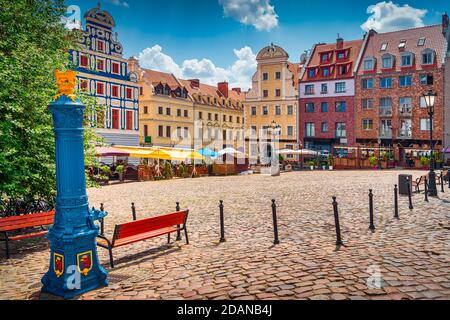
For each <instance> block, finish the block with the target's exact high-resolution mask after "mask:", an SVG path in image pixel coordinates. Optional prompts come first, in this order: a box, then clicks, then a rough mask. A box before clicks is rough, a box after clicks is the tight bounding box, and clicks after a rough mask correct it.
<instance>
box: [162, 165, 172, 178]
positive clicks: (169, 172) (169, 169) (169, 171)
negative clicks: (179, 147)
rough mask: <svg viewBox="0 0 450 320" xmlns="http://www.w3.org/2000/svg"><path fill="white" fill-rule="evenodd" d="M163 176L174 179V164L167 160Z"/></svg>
mask: <svg viewBox="0 0 450 320" xmlns="http://www.w3.org/2000/svg"><path fill="white" fill-rule="evenodd" d="M163 176H164V178H165V179H172V178H173V170H172V165H171V164H170V163H169V162H166V163H165V164H164V170H163Z"/></svg>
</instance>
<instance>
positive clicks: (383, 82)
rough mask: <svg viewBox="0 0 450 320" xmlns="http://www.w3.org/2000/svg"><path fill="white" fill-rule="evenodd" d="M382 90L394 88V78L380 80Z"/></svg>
mask: <svg viewBox="0 0 450 320" xmlns="http://www.w3.org/2000/svg"><path fill="white" fill-rule="evenodd" d="M380 88H381V89H390V88H392V78H380Z"/></svg>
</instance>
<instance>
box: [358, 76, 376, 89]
mask: <svg viewBox="0 0 450 320" xmlns="http://www.w3.org/2000/svg"><path fill="white" fill-rule="evenodd" d="M361 86H362V88H363V89H373V78H366V79H362V81H361Z"/></svg>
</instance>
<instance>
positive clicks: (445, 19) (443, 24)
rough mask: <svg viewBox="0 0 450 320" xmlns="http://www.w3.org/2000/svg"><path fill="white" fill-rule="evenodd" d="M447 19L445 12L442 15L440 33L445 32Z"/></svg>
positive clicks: (446, 30)
mask: <svg viewBox="0 0 450 320" xmlns="http://www.w3.org/2000/svg"><path fill="white" fill-rule="evenodd" d="M448 25H449V19H448V14H447V12H446V13H444V14H443V15H442V33H443V34H446V33H447V32H448V31H449V30H448Z"/></svg>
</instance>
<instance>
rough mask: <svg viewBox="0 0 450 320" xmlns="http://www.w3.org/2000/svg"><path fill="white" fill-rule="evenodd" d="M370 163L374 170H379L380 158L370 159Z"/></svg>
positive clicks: (373, 157) (372, 157)
mask: <svg viewBox="0 0 450 320" xmlns="http://www.w3.org/2000/svg"><path fill="white" fill-rule="evenodd" d="M369 163H370V165H371V166H372V168H374V169H378V158H377V157H375V156H371V157H369Z"/></svg>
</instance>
